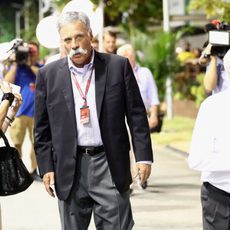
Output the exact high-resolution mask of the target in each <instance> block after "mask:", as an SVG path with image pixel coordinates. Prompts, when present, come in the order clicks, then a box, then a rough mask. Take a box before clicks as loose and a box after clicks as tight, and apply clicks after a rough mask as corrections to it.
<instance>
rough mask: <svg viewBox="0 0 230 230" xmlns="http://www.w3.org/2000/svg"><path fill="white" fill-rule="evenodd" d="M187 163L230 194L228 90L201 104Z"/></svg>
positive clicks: (204, 178)
mask: <svg viewBox="0 0 230 230" xmlns="http://www.w3.org/2000/svg"><path fill="white" fill-rule="evenodd" d="M189 152H190V153H189V158H188V163H189V166H190V168H192V169H195V170H199V171H201V180H202V181H204V182H205V181H207V182H209V183H211V184H212V185H214V186H215V187H217V188H219V189H222V190H224V191H226V192H228V193H230V90H229V89H228V90H225V91H223V92H220V93H218V94H214V95H212V96H210V97H208V98H207V99H205V100H204V102H203V103H202V104H201V107H200V109H199V112H198V116H197V119H196V123H195V127H194V130H193V135H192V142H191V146H190V151H189Z"/></svg>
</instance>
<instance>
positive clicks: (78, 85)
mask: <svg viewBox="0 0 230 230" xmlns="http://www.w3.org/2000/svg"><path fill="white" fill-rule="evenodd" d="M72 74H73V75H74V77H73V80H74V83H75V85H76V87H77V90H78V92H79V93H80V95H81V97H82V99H83V100H84V107H87V99H86V96H87V94H88V91H89V87H90V83H91V79H92V74H93V68H92V70H91V73H90V76H89V79H88V80H87V83H86V87H85V93H83V91H82V89H81V87H80V84H79V83H78V81H77V76H76V75H75V73H73V72H72Z"/></svg>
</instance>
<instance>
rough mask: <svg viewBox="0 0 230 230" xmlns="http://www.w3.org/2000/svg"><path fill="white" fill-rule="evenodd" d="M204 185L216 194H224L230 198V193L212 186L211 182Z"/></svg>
mask: <svg viewBox="0 0 230 230" xmlns="http://www.w3.org/2000/svg"><path fill="white" fill-rule="evenodd" d="M203 185H204V186H205V187H206V188H209V189H210V190H212V191H214V192H217V193H219V194H222V195H224V196H227V197H230V193H228V192H226V191H224V190H222V189H219V188H217V187H215V186H213V185H212V184H210V183H209V182H204V183H203Z"/></svg>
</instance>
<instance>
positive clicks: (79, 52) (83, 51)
mask: <svg viewBox="0 0 230 230" xmlns="http://www.w3.org/2000/svg"><path fill="white" fill-rule="evenodd" d="M76 54H83V55H85V54H87V50H86V49H83V48H81V47H79V48H77V49H76V50H74V49H71V50H70V52H69V56H70V57H73V56H74V55H76Z"/></svg>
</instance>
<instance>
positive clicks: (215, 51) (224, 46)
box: [205, 22, 230, 58]
mask: <svg viewBox="0 0 230 230" xmlns="http://www.w3.org/2000/svg"><path fill="white" fill-rule="evenodd" d="M211 25H212V26H211ZM205 27H206V30H207V32H208V41H209V43H210V44H212V48H211V52H210V54H211V55H213V56H218V57H220V58H223V57H224V55H225V54H226V52H227V51H228V50H229V48H230V26H229V25H228V24H226V23H224V22H216V23H215V24H211V23H210V24H207V25H206V26H205Z"/></svg>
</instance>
